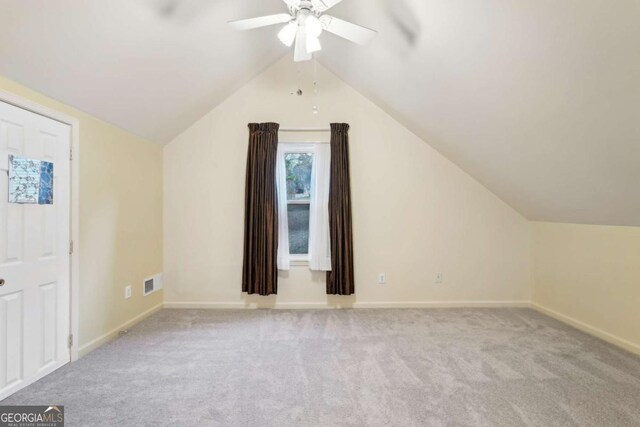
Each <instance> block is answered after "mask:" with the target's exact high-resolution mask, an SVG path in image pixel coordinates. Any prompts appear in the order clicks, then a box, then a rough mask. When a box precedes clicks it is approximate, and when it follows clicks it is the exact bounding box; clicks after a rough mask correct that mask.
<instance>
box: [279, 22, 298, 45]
mask: <svg viewBox="0 0 640 427" xmlns="http://www.w3.org/2000/svg"><path fill="white" fill-rule="evenodd" d="M297 33H298V23H297V22H295V21H291V22H289V23H288V24H287V25H285V26H284V27H283V28H282V29H281V30H280V32H279V33H278V38H279V39H280V41H281V42H282V44H284V45H285V46H287V47H291V45H293V42H294V40H295V39H296V34H297Z"/></svg>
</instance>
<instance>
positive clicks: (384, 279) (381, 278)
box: [378, 273, 387, 285]
mask: <svg viewBox="0 0 640 427" xmlns="http://www.w3.org/2000/svg"><path fill="white" fill-rule="evenodd" d="M385 283H387V275H386V274H384V273H378V284H380V285H384V284H385Z"/></svg>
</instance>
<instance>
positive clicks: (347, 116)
mask: <svg viewBox="0 0 640 427" xmlns="http://www.w3.org/2000/svg"><path fill="white" fill-rule="evenodd" d="M312 66H313V64H312V63H311V62H310V63H307V64H305V65H303V66H302V69H303V74H302V75H303V89H304V91H305V95H304V96H302V97H298V96H295V95H292V94H291V92H294V91H295V90H296V84H297V80H298V77H297V74H296V66H295V64H293V63H292V61H291V58H289V57H286V58H283V59H282V60H281V61H279V62H277V63H276V64H275V65H274V66H272V67H271V68H269V69H268V70H267V71H265V72H264V73H263V74H261V75H260V76H259V77H257V78H256V79H254V80H253V81H251V82H250V83H249V84H247V85H246V86H245V87H243V88H242V89H240V90H239V91H238V92H236V93H235V94H234V95H233V96H231V97H230V98H229V99H227V100H226V101H225V102H224V103H222V104H221V105H219V106H218V107H217V108H215V109H214V110H212V111H211V112H210V113H209V114H207V115H206V116H205V117H203V118H202V119H201V120H199V121H198V122H197V123H195V124H194V125H193V126H191V127H190V128H189V129H188V130H186V131H185V132H183V133H182V134H181V135H180V136H179V137H177V138H176V139H175V140H173V141H172V142H171V143H169V144H168V145H167V146H166V147H165V149H164V189H165V192H164V214H165V217H164V218H165V228H164V241H165V257H164V267H165V299H166V302H168V303H169V304H170V305H173V306H189V305H197V304H209V305H210V306H218V305H219V306H225V305H229V306H240V305H242V304H244V303H247V302H256V301H260V302H261V304H262V305H267V306H269V305H273V304H278V305H283V306H286V305H287V304H293V305H304V306H314V305H317V306H323V305H327V303H329V304H330V305H331V304H334V303H336V301H342V302H346V303H351V302H356V303H357V305H361V306H366V305H385V304H387V305H393V304H394V303H402V304H407V303H410V304H412V305H427V304H428V303H433V302H449V303H460V302H466V303H469V302H471V303H484V302H513V301H528V300H529V299H530V288H531V271H530V265H529V263H530V240H529V238H530V232H529V224H528V222H527V221H526V220H525V219H524V218H523V217H522V216H521V215H520V214H518V213H517V212H515V211H514V210H513V209H512V208H510V207H509V206H507V205H506V204H505V203H503V202H502V201H501V200H500V199H498V198H497V197H496V196H495V195H493V194H492V193H491V192H489V191H488V190H487V189H486V188H484V187H483V186H482V185H480V184H479V183H478V182H477V181H475V180H474V179H472V178H471V177H470V176H469V175H467V174H466V173H465V172H463V171H462V170H461V169H459V168H458V167H457V166H455V165H454V164H452V163H451V162H450V161H448V160H447V159H445V158H444V157H443V156H441V155H440V154H439V153H438V152H436V151H435V150H433V149H432V148H431V147H430V146H429V145H428V144H427V143H425V142H424V141H423V140H421V139H419V138H418V137H417V136H415V135H414V134H412V133H411V132H410V131H408V130H407V129H406V128H404V127H403V126H401V125H400V124H399V123H398V122H396V121H395V120H394V119H392V118H391V117H390V116H389V115H388V114H386V113H385V112H384V111H382V110H381V109H380V108H378V107H377V106H376V105H375V104H373V103H372V102H371V101H369V100H367V99H366V98H364V97H363V96H361V95H360V94H359V93H357V92H356V91H354V90H353V89H352V88H350V87H349V86H347V85H346V84H345V83H343V82H342V81H341V80H339V79H338V78H337V77H335V76H334V75H332V74H331V73H329V72H328V71H326V70H325V69H324V68H322V67H321V66H320V65H318V81H319V93H318V95H317V96H316V95H314V94H313V90H312V85H311V80H310V76H311V75H312ZM314 104H317V105H318V107H319V109H320V114H319V115H317V116H315V115H313V114H312V106H313V105H314ZM254 121H255V122H260V121H276V122H279V123H280V124H281V125H282V126H283V127H296V128H308V127H328V124H329V123H330V122H348V123H350V125H351V131H350V136H351V166H352V194H353V215H354V239H355V242H354V244H355V276H356V296H355V297H353V298H346V299H345V298H342V299H340V298H333V299H327V297H326V295H325V285H324V275H322V274H312V273H310V272H309V270H308V268H307V267H293V269H292V271H291V272H289V273H288V274H282V275H281V277H280V282H279V283H280V284H279V290H280V292H279V295H278V296H277V298H246V297H243V295H242V294H241V290H240V288H241V286H240V282H241V266H242V238H243V215H244V213H243V206H244V185H245V182H244V180H245V161H246V154H247V139H248V130H247V123H248V122H254ZM287 139H288V138H287V137H285V136H281V138H280V140H281V141H285V140H287ZM379 272H385V273H386V274H387V284H385V285H378V284H377V275H378V273H379ZM437 272H442V273H443V274H444V283H443V284H440V285H437V284H434V278H435V275H436V273H437ZM176 303H178V304H176ZM179 303H183V304H179Z"/></svg>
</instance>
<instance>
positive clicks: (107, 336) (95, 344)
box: [78, 303, 163, 357]
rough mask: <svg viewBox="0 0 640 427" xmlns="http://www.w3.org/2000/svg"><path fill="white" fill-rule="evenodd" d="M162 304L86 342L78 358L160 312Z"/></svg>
mask: <svg viewBox="0 0 640 427" xmlns="http://www.w3.org/2000/svg"><path fill="white" fill-rule="evenodd" d="M162 307H163V304H162V303H160V304H158V305H156V306H154V307H151V308H150V309H149V310H147V311H145V312H143V313H140V314H139V315H137V316H136V317H134V318H133V319H130V320H128V321H126V322H124V323H123V324H121V325H120V326H118V327H117V328H114V329H112V330H110V331H109V332H107V333H106V334H104V335H102V336H99V337H98V338H96V339H94V340H93V341H90V342H88V343H87V344H85V345H83V346H82V347H80V349H79V351H78V353H79V356H80V357H83V356H86V355H87V354H89V353H91V352H92V351H93V350H95V349H96V348H98V347H100V346H102V345H104V344H106V343H108V342H109V341H111V340H112V339H114V338H116V337H117V336H118V333H119V332H120V331H121V330H123V329H128V328H130V327H132V326H133V325H135V324H136V323H138V322H141V321H142V320H144V319H146V318H147V317H149V316H151V315H152V314H154V313H157V312H158V311H160V310H162Z"/></svg>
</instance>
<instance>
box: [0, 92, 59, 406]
mask: <svg viewBox="0 0 640 427" xmlns="http://www.w3.org/2000/svg"><path fill="white" fill-rule="evenodd" d="M70 131H71V128H70V126H68V125H66V124H63V123H60V122H57V121H55V120H52V119H50V118H47V117H44V116H40V115H38V114H35V113H32V112H30V111H27V110H23V109H21V108H18V107H15V106H13V105H10V104H7V103H4V102H1V101H0V284H2V286H0V400H2V399H4V398H5V397H7V396H9V395H10V394H12V393H14V392H15V391H17V390H19V389H20V388H22V387H25V386H26V385H28V384H30V383H32V382H34V381H36V380H38V379H39V378H42V377H43V376H45V375H47V374H49V373H50V372H52V371H53V370H55V369H57V368H59V367H60V366H62V365H64V364H65V363H68V362H69V360H70V350H69V345H68V339H69V329H70V324H69V318H70V313H69V308H70V263H69V256H70V255H69V242H70V191H71V186H70V135H71V132H70ZM9 155H14V156H20V157H27V158H31V159H36V160H45V161H48V162H52V163H53V165H54V166H53V204H48V205H44V204H16V203H9V202H8V201H9V180H8V167H9V159H8V158H9Z"/></svg>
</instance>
